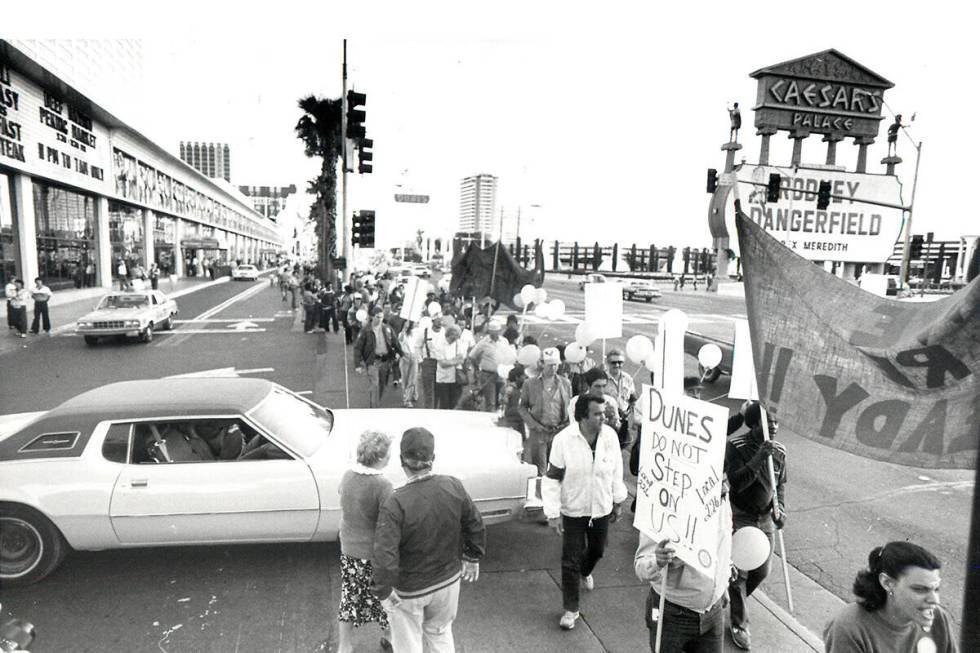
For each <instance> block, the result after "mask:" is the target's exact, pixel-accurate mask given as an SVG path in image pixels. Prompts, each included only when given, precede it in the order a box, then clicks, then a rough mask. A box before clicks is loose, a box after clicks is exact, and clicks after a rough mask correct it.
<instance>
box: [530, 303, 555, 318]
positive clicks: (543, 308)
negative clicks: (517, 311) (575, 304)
mask: <svg viewBox="0 0 980 653" xmlns="http://www.w3.org/2000/svg"><path fill="white" fill-rule="evenodd" d="M534 314H535V315H537V316H538V317H540V318H542V319H545V320H549V319H551V317H550V315H551V314H550V313H549V311H548V305H547V304H536V305H535V306H534Z"/></svg>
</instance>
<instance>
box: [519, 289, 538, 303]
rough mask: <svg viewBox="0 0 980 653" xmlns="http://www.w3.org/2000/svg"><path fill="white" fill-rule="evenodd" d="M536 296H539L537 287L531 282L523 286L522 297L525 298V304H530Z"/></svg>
mask: <svg viewBox="0 0 980 653" xmlns="http://www.w3.org/2000/svg"><path fill="white" fill-rule="evenodd" d="M536 296H537V288H535V287H534V286H532V285H531V284H527V285H525V286H524V287H523V288H521V299H523V300H524V303H525V304H530V303H531V302H533V301H534V298H535V297H536Z"/></svg>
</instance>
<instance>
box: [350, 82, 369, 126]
mask: <svg viewBox="0 0 980 653" xmlns="http://www.w3.org/2000/svg"><path fill="white" fill-rule="evenodd" d="M365 104H367V95H366V94H364V93H358V92H357V91H355V90H353V89H352V90H350V91H347V138H364V137H365V135H366V132H365V131H364V121H365V120H366V119H367V113H365V111H364V109H358V108H357V107H359V106H363V105H365Z"/></svg>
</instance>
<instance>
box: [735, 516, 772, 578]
mask: <svg viewBox="0 0 980 653" xmlns="http://www.w3.org/2000/svg"><path fill="white" fill-rule="evenodd" d="M769 552H770V546H769V538H768V537H766V534H765V533H763V532H762V531H761V530H760V529H758V528H756V527H755V526H743V527H742V528H740V529H738V530H737V531H735V534H734V535H733V536H732V564H734V565H735V566H736V567H737V568H739V569H741V570H742V571H752V570H753V569H758V568H759V567H761V566H762V565H763V564H764V563H765V561H766V559H767V558H769Z"/></svg>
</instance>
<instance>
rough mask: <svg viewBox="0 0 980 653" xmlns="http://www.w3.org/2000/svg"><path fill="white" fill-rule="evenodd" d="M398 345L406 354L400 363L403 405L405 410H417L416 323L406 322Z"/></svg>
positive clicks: (417, 361)
mask: <svg viewBox="0 0 980 653" xmlns="http://www.w3.org/2000/svg"><path fill="white" fill-rule="evenodd" d="M398 344H399V345H401V348H402V353H403V354H404V355H403V356H402V357H401V359H400V360H399V361H398V365H399V367H400V368H401V373H402V405H403V406H405V408H415V403H416V402H417V401H418V400H419V391H418V376H419V359H418V352H417V351H416V350H415V323H414V322H410V321H409V320H405V324H403V325H402V330H401V333H399V334H398Z"/></svg>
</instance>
